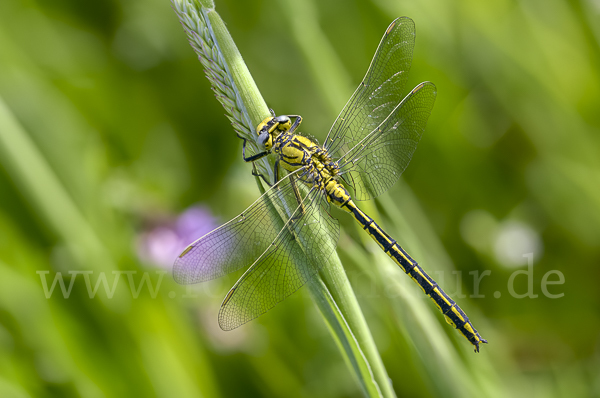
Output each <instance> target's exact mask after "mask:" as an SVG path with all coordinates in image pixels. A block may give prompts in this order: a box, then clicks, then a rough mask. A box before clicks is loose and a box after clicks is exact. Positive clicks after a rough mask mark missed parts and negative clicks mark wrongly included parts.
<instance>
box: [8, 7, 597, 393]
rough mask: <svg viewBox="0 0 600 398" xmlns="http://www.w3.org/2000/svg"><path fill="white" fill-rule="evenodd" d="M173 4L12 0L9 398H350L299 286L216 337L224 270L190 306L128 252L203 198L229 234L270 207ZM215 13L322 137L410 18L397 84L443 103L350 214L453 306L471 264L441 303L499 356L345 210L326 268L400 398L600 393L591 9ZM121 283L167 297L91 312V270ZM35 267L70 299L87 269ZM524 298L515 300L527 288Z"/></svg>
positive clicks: (266, 91)
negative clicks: (253, 206) (350, 295)
mask: <svg viewBox="0 0 600 398" xmlns="http://www.w3.org/2000/svg"><path fill="white" fill-rule="evenodd" d="M170 6H171V5H170V3H169V2H168V1H164V0H160V1H159V0H153V1H111V2H109V1H104V2H91V3H90V2H78V1H71V0H63V1H59V2H37V3H36V2H23V1H17V0H5V1H3V2H1V3H0V43H2V46H1V47H2V50H1V51H0V53H1V55H0V395H1V396H101V395H108V396H132V395H135V396H153V395H158V396H200V395H202V396H242V395H243V396H321V397H341V396H360V395H361V394H362V391H361V388H360V386H359V384H358V383H356V382H355V381H354V380H353V378H352V375H351V372H349V371H348V368H347V366H346V364H345V363H344V358H343V356H342V355H340V354H339V350H338V349H337V347H336V345H335V343H334V342H333V341H332V340H331V338H329V332H328V330H327V326H326V324H325V323H324V322H323V321H322V319H321V318H320V316H319V314H318V311H317V310H316V309H315V305H314V304H312V301H310V300H308V299H307V297H308V296H309V294H308V290H309V289H306V288H305V289H302V290H301V291H299V292H298V293H296V294H294V295H292V296H291V297H290V298H288V299H287V300H286V301H285V302H284V303H282V304H280V305H278V306H277V307H276V308H275V309H274V310H273V311H271V312H269V313H268V314H266V315H264V316H262V317H260V318H259V319H257V320H256V321H253V322H251V323H250V324H248V325H245V326H244V327H242V328H240V329H239V330H236V331H233V332H227V333H225V332H221V331H220V330H219V329H218V326H217V317H216V311H217V309H218V307H219V304H220V302H221V300H222V298H223V297H224V295H225V293H226V291H227V289H228V288H229V287H230V286H231V285H232V284H233V283H234V282H235V279H234V278H223V280H218V281H215V282H214V283H209V284H207V285H206V286H198V287H195V288H193V289H192V290H186V289H185V288H183V287H181V286H178V285H176V284H175V283H174V282H173V281H172V280H171V277H170V275H169V274H168V273H166V274H164V273H163V274H161V273H160V272H162V271H163V269H162V268H160V267H156V266H154V265H152V264H147V261H144V260H143V259H139V258H138V255H137V249H136V248H137V247H138V245H139V240H140V239H141V238H140V236H142V233H144V231H148V230H151V229H152V228H153V227H155V226H160V225H168V224H169V223H170V222H172V220H173V218H174V215H175V214H177V213H179V212H181V211H182V210H183V209H185V208H186V207H188V206H190V205H192V204H194V203H197V202H202V203H204V204H205V205H206V206H208V207H209V208H210V210H211V211H212V213H213V214H214V215H216V216H217V217H218V218H219V219H220V221H226V220H228V219H229V218H231V217H232V216H234V215H236V214H238V213H239V212H240V211H241V210H243V209H244V208H245V207H246V206H247V205H248V204H250V203H251V202H252V201H253V200H254V199H255V198H256V197H257V196H258V191H257V189H256V186H255V182H254V179H253V178H251V176H250V167H249V165H246V164H244V163H243V161H242V160H241V143H240V142H239V139H238V138H237V137H235V132H234V128H232V126H231V125H230V122H229V121H228V119H227V118H226V117H224V116H223V113H225V112H224V110H223V107H222V106H221V105H220V104H219V102H218V101H217V100H215V98H214V95H212V92H211V90H210V86H211V85H210V83H209V82H208V81H207V80H206V79H205V78H204V77H203V74H204V73H203V65H202V64H201V63H200V62H198V59H197V54H195V53H194V51H193V50H192V49H191V48H190V46H189V44H188V42H187V40H186V35H185V32H184V31H183V30H182V28H181V25H180V24H179V23H178V19H177V16H176V14H175V13H174V12H173V10H172V9H171V8H170ZM215 6H216V8H217V10H218V11H219V14H220V16H221V17H222V19H223V21H225V23H226V24H227V29H228V30H229V31H230V32H231V35H232V37H233V39H234V40H235V42H236V44H237V47H238V48H239V49H240V51H241V53H242V54H243V56H244V60H245V62H246V65H247V66H248V68H249V69H250V71H251V72H252V75H253V76H254V78H255V80H256V83H257V85H258V87H260V90H261V92H262V94H263V95H264V98H265V99H266V100H267V102H268V106H269V107H272V108H273V109H274V110H275V111H276V112H277V113H280V114H282V113H299V114H301V115H303V117H304V118H305V119H304V122H303V125H302V129H303V131H304V132H306V133H308V134H311V135H313V136H315V137H317V138H318V139H320V140H322V139H323V138H324V137H325V135H326V132H327V130H328V128H329V126H330V125H331V123H332V121H333V120H334V118H335V116H336V114H337V112H338V111H339V110H340V109H341V108H342V107H343V105H344V101H345V100H346V99H347V98H349V97H350V94H351V93H352V90H353V89H354V87H355V86H356V84H357V83H358V82H359V81H360V79H361V78H362V76H363V74H364V72H365V71H366V69H367V67H368V63H369V60H370V59H371V56H372V54H373V52H374V51H375V48H376V46H377V43H378V40H379V38H380V36H381V33H382V30H383V29H385V27H386V26H387V25H388V24H389V22H390V21H391V20H392V19H394V18H395V17H397V16H400V15H407V16H409V17H411V18H413V19H414V20H415V23H416V26H417V39H416V43H417V44H416V47H415V58H414V63H413V67H412V70H411V74H410V78H409V85H410V86H415V85H416V84H418V83H419V82H421V81H424V80H430V81H432V82H434V83H435V84H436V86H437V88H438V97H437V102H436V105H435V107H434V110H433V113H432V116H431V118H430V121H429V124H428V127H427V130H426V133H425V136H424V138H423V140H422V141H421V143H420V145H419V148H418V150H417V152H416V154H415V156H414V158H413V160H412V162H411V165H410V166H409V168H408V169H407V171H406V172H405V174H404V182H403V183H402V184H397V185H396V186H395V187H394V188H393V189H392V190H391V192H389V193H387V194H385V195H383V196H382V197H381V198H380V199H378V200H377V201H375V202H372V203H368V204H363V205H364V206H367V207H366V208H365V210H366V211H368V212H369V214H372V215H373V217H375V218H376V220H377V222H379V223H380V224H381V225H382V226H383V227H384V228H386V230H388V231H389V232H390V234H392V236H394V238H395V239H397V240H398V241H399V242H401V243H402V245H403V247H404V248H406V250H407V251H408V252H409V253H411V255H412V256H413V257H414V258H415V259H417V260H418V261H419V263H420V264H421V265H422V266H423V267H424V268H425V269H426V270H428V271H429V272H430V274H432V276H434V277H436V279H438V282H439V283H440V284H441V285H443V286H444V288H445V289H446V291H448V292H450V293H451V292H452V291H453V290H456V282H455V281H456V275H455V274H451V271H452V270H457V271H460V272H461V274H460V280H461V281H462V292H463V294H464V295H466V296H467V297H457V294H455V295H454V298H455V299H457V302H459V304H460V305H461V307H462V308H463V309H465V311H466V312H467V313H468V314H469V315H470V316H471V318H472V320H473V322H474V324H475V325H476V326H477V327H478V329H479V332H480V333H481V335H482V336H483V337H485V338H487V339H488V340H489V342H490V344H489V345H485V346H483V347H482V350H481V353H480V354H478V355H475V354H473V353H472V351H471V346H470V344H468V343H467V342H466V341H464V339H462V338H461V337H460V336H458V335H457V334H456V332H454V331H453V330H452V328H451V327H449V326H448V325H446V324H445V322H444V321H443V319H441V318H440V316H439V314H438V313H437V309H435V308H433V306H432V305H431V304H430V302H429V300H428V299H427V298H426V297H424V295H423V294H422V293H421V292H420V291H419V290H418V288H416V286H413V284H412V282H411V281H409V280H408V278H406V276H404V275H401V273H400V272H399V270H398V269H397V268H396V267H394V265H393V263H392V262H391V260H389V259H388V258H387V257H386V256H385V255H383V254H382V253H380V251H379V250H378V249H377V248H373V246H372V245H373V244H372V243H371V242H369V241H368V237H367V238H365V237H364V236H363V235H364V234H363V233H362V232H361V231H357V230H356V227H355V225H354V224H353V223H352V220H348V218H347V217H346V216H345V215H343V214H339V213H335V214H334V215H335V216H336V217H338V218H339V219H340V222H341V223H342V224H343V225H344V227H345V232H344V234H343V236H342V237H341V239H340V243H339V245H338V253H339V256H340V258H341V260H342V261H343V263H344V266H345V268H346V273H347V277H348V279H349V280H350V282H351V283H352V287H353V289H354V290H355V292H356V293H357V296H358V300H359V303H360V305H361V308H362V309H363V311H364V313H365V317H366V320H367V323H368V325H369V328H370V329H371V331H372V333H373V337H374V339H375V343H376V344H377V347H378V349H379V353H380V355H381V358H382V360H383V364H384V365H385V368H386V370H387V373H388V375H389V377H390V379H391V380H392V383H393V388H394V390H395V391H396V393H397V394H398V396H421V397H428V396H460V397H463V396H499V397H501V396H531V395H533V394H535V395H536V396H550V397H553V396H556V397H560V396H565V397H572V396H593V395H598V394H600V390H599V388H600V387H599V385H598V382H597V371H598V368H599V367H600V357H599V354H598V345H599V343H600V340H599V338H598V330H599V329H600V326H599V325H600V315H599V313H598V310H597V308H598V305H599V304H600V298H599V297H598V295H597V294H596V293H595V292H596V291H597V288H596V282H597V280H598V264H597V259H598V258H600V245H599V242H600V241H599V240H598V236H600V189H599V187H600V184H598V177H597V176H598V175H599V174H600V162H599V159H600V156H598V155H599V153H598V152H599V151H598V148H600V143H599V142H598V141H599V138H598V137H599V135H598V128H599V127H600V116H599V114H598V112H597V110H598V109H599V107H600V95H599V93H600V90H599V83H600V82H599V79H598V72H597V71H598V70H600V68H599V67H600V65H599V62H598V60H600V57H599V43H600V30H599V29H598V26H600V23H599V22H600V21H599V20H598V16H597V15H598V13H597V10H596V8H595V5H594V4H593V2H588V1H584V2H581V3H577V4H575V3H565V2H559V1H546V2H525V3H523V2H518V3H516V2H507V1H501V0H493V1H488V2H474V1H471V0H461V1H458V2H444V1H440V0H428V1H421V2H411V1H387V0H371V1H367V2H361V1H343V0H334V1H328V2H314V1H308V2H299V1H292V0H264V1H244V2H239V1H233V0H223V1H221V2H216V4H215ZM515 226H516V227H515ZM515 228H516V229H515ZM515 230H516V231H517V232H518V233H517V235H516V236H517V238H518V237H521V238H522V239H521V240H519V239H517V240H515V239H514V237H515V233H514V231H515ZM511 231H513V232H511ZM511 233H512V235H511ZM519 234H520V235H519ZM528 234H529V235H528ZM511 237H512V238H511ZM532 237H533V238H532ZM511 239H513V240H511ZM536 239H537V240H536ZM506 242H508V243H509V245H508V246H507V244H506ZM521 242H530V243H531V244H530V245H529V246H527V245H524V246H519V244H520V243H521ZM532 242H533V243H532ZM535 242H538V243H537V246H536V244H534V243H535ZM510 243H512V246H511V245H510ZM507 247H508V249H507ZM526 249H531V251H532V252H534V266H533V278H532V282H533V293H534V294H537V295H538V297H537V298H521V299H519V298H516V297H513V296H512V295H511V294H509V291H508V288H507V284H508V280H509V278H510V276H511V274H512V273H513V272H514V271H515V270H517V269H519V270H525V269H526V266H525V265H524V263H523V264H517V263H514V261H513V260H514V258H513V257H514V253H517V258H518V257H519V256H520V254H522V253H521V252H519V250H521V251H523V250H526ZM511 253H512V254H513V257H511V256H510V255H509V254H511ZM511 259H512V260H511ZM511 261H512V262H511ZM134 270H137V271H138V273H137V274H131V280H132V281H133V282H134V283H135V284H136V285H137V284H139V283H140V281H141V279H142V273H143V272H149V274H148V275H149V277H150V281H151V282H152V283H153V284H154V285H156V284H157V283H158V281H159V280H160V281H161V284H160V289H159V291H158V294H157V295H156V296H155V297H154V298H153V297H152V296H153V294H152V292H151V291H149V290H148V289H145V288H144V289H141V293H140V295H139V296H138V298H134V297H133V296H132V294H131V292H130V289H129V288H128V283H126V282H127V281H128V275H127V274H122V275H121V283H119V284H118V286H117V289H116V291H115V293H114V296H113V298H110V299H109V298H108V297H107V295H106V294H105V293H104V291H103V289H102V288H101V289H100V291H99V292H98V293H97V295H96V297H95V298H90V297H89V296H88V292H87V289H86V284H85V275H88V277H89V280H90V281H91V284H92V285H94V284H95V283H96V281H97V275H98V273H99V272H107V275H108V281H109V284H110V282H112V280H113V279H112V275H113V273H112V272H113V271H115V272H116V271H134ZM485 270H489V271H491V275H489V276H486V277H484V278H483V279H482V282H481V284H480V285H479V290H478V293H479V295H482V296H484V297H468V296H469V295H473V294H475V293H477V292H476V291H475V290H474V285H473V282H472V281H473V275H470V274H469V272H473V271H479V273H480V274H481V273H482V272H483V271H485ZM552 270H558V271H561V272H562V273H563V274H564V278H565V283H564V284H562V285H548V291H549V292H550V293H552V294H556V293H564V297H561V298H556V299H551V298H549V297H547V296H545V295H544V294H543V291H542V289H541V284H542V280H543V277H544V275H545V274H546V273H547V272H549V271H552ZM44 271H48V274H45V275H46V279H47V281H48V282H49V284H51V281H52V278H53V277H54V275H56V273H57V272H63V273H64V275H65V284H66V286H67V287H68V286H69V282H70V278H71V277H69V274H68V273H67V272H68V271H81V272H88V273H87V274H83V273H80V274H78V275H77V276H76V277H75V278H76V279H75V282H74V283H73V290H72V291H71V294H70V297H69V298H68V299H65V298H63V297H62V295H60V294H56V291H55V294H54V295H53V296H52V297H51V298H50V299H46V298H45V296H44V291H43V287H42V283H41V279H40V277H41V276H43V275H44V274H43V272H44ZM90 271H92V272H93V273H92V274H90V273H89V272H90ZM157 271H160V272H158V273H157ZM164 271H168V269H164ZM338 271H339V270H335V271H332V272H333V273H334V274H333V276H332V278H331V281H332V283H335V280H336V279H335V278H336V277H341V276H340V275H338V276H335V275H336V274H335V273H336V272H338ZM436 271H444V272H445V273H444V275H443V276H444V277H441V276H442V275H439V274H436ZM36 272H40V273H41V274H40V273H36ZM161 275H162V277H161ZM342 276H343V277H344V278H345V277H346V276H345V275H342ZM161 278H162V279H161ZM555 279H556V278H555V277H551V278H550V280H555ZM56 289H59V287H58V286H57V287H56ZM514 290H515V292H517V293H519V294H522V293H524V292H525V291H526V290H527V280H526V277H525V275H519V276H517V277H516V278H515V286H514ZM495 292H500V293H501V296H500V297H499V298H496V297H495V296H494V293H495ZM170 293H173V295H170Z"/></svg>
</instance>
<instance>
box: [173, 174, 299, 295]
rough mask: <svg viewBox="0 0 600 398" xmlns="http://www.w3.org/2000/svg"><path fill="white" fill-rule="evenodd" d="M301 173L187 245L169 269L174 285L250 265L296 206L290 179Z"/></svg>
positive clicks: (194, 281) (196, 281)
mask: <svg viewBox="0 0 600 398" xmlns="http://www.w3.org/2000/svg"><path fill="white" fill-rule="evenodd" d="M301 172H302V169H299V170H298V171H297V172H295V173H294V174H288V175H287V176H285V177H284V178H282V179H281V180H280V182H279V184H278V185H277V186H274V187H272V188H271V189H269V190H268V191H267V192H265V193H264V194H263V195H262V196H261V197H260V198H258V199H257V200H256V202H254V203H253V204H252V205H251V206H250V207H248V208H247V209H246V210H245V211H244V212H243V213H242V214H240V215H239V216H237V217H236V218H234V219H232V220H231V221H229V222H228V223H226V224H223V225H222V226H220V227H219V228H217V229H215V230H214V231H212V232H209V233H208V234H206V235H204V236H203V237H201V238H200V239H198V240H196V241H195V242H193V243H192V244H191V245H189V246H188V247H187V248H186V249H185V250H184V251H183V252H182V253H181V254H180V255H179V257H178V258H177V260H176V261H175V264H174V265H173V278H174V279H175V281H176V282H177V283H181V284H191V283H198V282H202V281H207V280H211V279H215V278H218V277H219V276H223V275H225V274H228V273H230V272H234V271H237V270H238V269H240V268H242V267H245V266H248V265H250V264H252V263H253V262H254V261H255V260H256V259H257V258H258V257H259V256H260V255H261V254H262V253H263V252H264V251H265V250H266V249H267V248H268V247H269V245H270V244H271V243H272V242H273V241H274V240H275V238H276V237H277V234H278V233H279V231H280V230H281V228H282V226H283V224H284V223H285V221H287V218H283V221H282V217H286V216H285V215H284V214H288V215H291V214H292V213H293V211H294V209H295V208H296V206H297V205H298V203H297V200H296V198H295V195H294V184H293V183H292V180H291V178H292V176H293V175H298V174H299V173H301ZM294 202H295V205H292V206H293V208H292V209H291V210H290V209H284V210H285V211H284V212H280V210H281V206H284V204H285V203H292V204H293V203H294ZM275 204H278V205H275ZM277 206H279V207H277Z"/></svg>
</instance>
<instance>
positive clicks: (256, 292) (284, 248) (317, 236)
mask: <svg viewBox="0 0 600 398" xmlns="http://www.w3.org/2000/svg"><path fill="white" fill-rule="evenodd" d="M323 195H324V193H323V192H321V191H319V190H318V189H317V188H313V189H312V190H311V191H310V192H309V193H308V195H307V196H306V197H305V198H304V199H303V201H302V205H301V206H299V207H298V208H297V209H296V211H295V212H294V215H293V217H291V218H290V219H289V220H288V222H287V223H286V226H285V227H284V228H283V229H282V230H281V232H280V234H279V235H278V236H277V239H276V240H275V241H274V242H273V244H272V245H271V246H269V248H268V249H267V250H266V251H265V252H264V253H263V255H262V256H261V257H260V258H259V259H258V260H257V261H256V262H255V263H254V264H253V265H252V266H251V267H250V268H249V269H248V271H246V273H245V274H244V275H243V276H242V277H241V278H240V279H239V280H238V281H237V283H236V284H235V285H234V286H233V288H231V290H230V291H229V293H228V294H227V296H226V297H225V300H224V301H223V304H222V305H221V310H220V311H219V325H220V326H221V329H223V330H231V329H235V328H237V327H238V326H240V325H243V324H244V323H246V322H248V321H251V320H252V319H254V318H256V317H258V316H259V315H261V314H263V313H265V312H267V311H268V310H270V309H271V308H273V307H274V306H275V305H276V304H277V303H279V302H281V301H283V300H284V299H285V298H286V297H288V296H289V295H290V294H292V293H294V292H295V291H296V290H298V289H299V288H300V287H302V286H303V285H304V284H305V283H306V282H307V281H308V279H309V278H311V277H312V276H313V275H315V274H316V273H317V272H318V270H319V269H320V268H321V266H322V265H323V263H324V262H325V261H326V260H327V258H329V256H330V255H331V253H333V252H334V251H335V247H336V244H337V240H338V237H339V225H338V222H337V220H335V219H333V218H332V217H331V216H330V215H329V213H328V212H327V211H326V207H325V203H326V202H325V200H324V196H323ZM301 246H302V247H301ZM303 248H304V250H303Z"/></svg>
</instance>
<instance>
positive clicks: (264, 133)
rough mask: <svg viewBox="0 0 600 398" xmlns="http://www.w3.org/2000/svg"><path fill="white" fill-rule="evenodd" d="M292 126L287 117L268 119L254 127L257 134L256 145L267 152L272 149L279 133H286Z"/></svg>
mask: <svg viewBox="0 0 600 398" xmlns="http://www.w3.org/2000/svg"><path fill="white" fill-rule="evenodd" d="M291 126H292V121H291V120H290V118H289V117H287V116H275V117H272V116H270V117H268V118H266V119H265V120H263V121H262V122H260V124H259V125H258V126H257V127H256V134H258V143H259V144H261V145H264V146H265V149H266V150H267V151H268V150H270V149H271V148H272V147H273V140H274V139H275V137H277V136H278V135H279V134H281V132H284V131H288V130H289V129H290V127H291Z"/></svg>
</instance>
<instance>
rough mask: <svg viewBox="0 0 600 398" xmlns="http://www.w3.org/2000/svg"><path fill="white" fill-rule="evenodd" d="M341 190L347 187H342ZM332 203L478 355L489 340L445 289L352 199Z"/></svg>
mask: <svg viewBox="0 0 600 398" xmlns="http://www.w3.org/2000/svg"><path fill="white" fill-rule="evenodd" d="M338 185H339V184H338ZM332 188H333V187H332ZM342 189H344V188H343V187H342ZM344 190H345V189H344ZM332 192H333V189H332ZM328 193H329V190H328ZM330 201H331V202H332V203H334V204H336V205H338V206H339V207H340V208H341V209H343V210H345V211H347V212H348V213H350V214H352V216H353V217H354V218H355V219H356V221H358V223H359V224H360V225H361V226H362V227H363V229H364V230H365V231H366V232H367V233H368V234H369V235H371V238H373V240H374V241H375V242H377V244H378V245H379V247H381V248H382V249H383V251H384V252H385V253H386V254H387V255H388V256H390V257H391V258H392V260H394V262H395V263H396V264H398V265H399V266H400V268H402V270H403V271H404V272H405V273H406V274H407V275H408V276H410V277H411V279H412V280H413V281H415V282H416V283H417V284H418V285H419V286H420V287H421V289H422V290H423V292H424V293H425V294H426V295H428V296H429V298H431V300H433V302H434V303H435V305H436V306H437V307H438V308H439V310H440V311H441V312H442V314H444V317H445V318H446V321H447V322H448V323H449V324H451V325H452V326H454V327H455V328H456V329H457V330H458V331H459V332H460V333H461V334H462V335H463V336H464V337H465V338H466V339H467V340H469V342H470V343H471V344H473V345H474V346H475V351H476V352H479V344H480V343H487V340H484V339H482V338H481V336H480V335H479V333H478V332H477V330H476V329H475V328H474V327H473V325H472V324H471V321H469V318H468V317H467V315H466V314H465V312H464V311H463V310H462V309H461V308H460V307H459V306H458V305H457V304H456V303H455V302H454V300H452V299H451V298H450V296H448V295H447V294H446V293H445V292H444V291H443V290H442V288H441V287H439V286H438V284H437V283H436V282H435V281H434V280H433V278H431V277H430V276H429V275H428V274H427V273H426V272H425V271H424V270H423V268H421V266H420V265H419V264H418V263H417V262H416V261H415V260H413V258H412V257H411V256H409V255H408V253H407V252H406V251H405V250H404V249H403V248H402V247H401V246H400V245H399V244H398V243H397V242H396V241H395V240H394V239H392V238H391V237H390V236H389V235H388V234H387V233H386V232H385V231H384V230H383V229H381V228H380V227H379V225H377V223H376V222H375V221H373V219H372V218H371V217H369V216H368V215H367V214H365V213H364V212H363V211H362V210H360V209H359V208H358V207H357V206H356V204H355V203H354V202H353V201H352V199H350V198H349V197H348V198H347V200H344V201H343V202H342V203H340V202H339V201H337V200H330Z"/></svg>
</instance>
